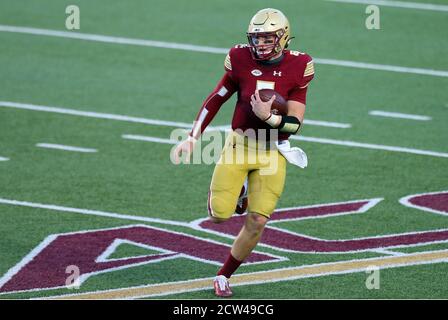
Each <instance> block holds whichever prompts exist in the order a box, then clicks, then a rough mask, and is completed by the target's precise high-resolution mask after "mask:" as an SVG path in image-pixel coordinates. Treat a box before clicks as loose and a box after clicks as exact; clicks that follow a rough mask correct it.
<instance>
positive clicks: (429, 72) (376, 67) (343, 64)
mask: <svg viewBox="0 0 448 320" xmlns="http://www.w3.org/2000/svg"><path fill="white" fill-rule="evenodd" d="M313 60H314V61H315V62H316V63H320V64H329V65H335V66H341V67H349V68H359V69H370V70H381V71H390V72H399V73H412V74H422V75H427V76H435V77H448V71H445V70H433V69H421V68H409V67H400V66H391V65H385V64H384V65H383V64H374V63H366V62H356V61H344V60H334V59H313Z"/></svg>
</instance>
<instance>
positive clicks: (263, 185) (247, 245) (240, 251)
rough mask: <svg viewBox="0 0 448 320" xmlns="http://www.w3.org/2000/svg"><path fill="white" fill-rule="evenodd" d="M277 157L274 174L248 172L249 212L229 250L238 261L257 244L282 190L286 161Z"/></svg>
mask: <svg viewBox="0 0 448 320" xmlns="http://www.w3.org/2000/svg"><path fill="white" fill-rule="evenodd" d="M278 158H279V159H278V169H277V170H276V172H275V174H270V175H264V174H262V171H261V170H255V171H252V172H251V173H250V174H249V186H250V187H249V194H248V198H249V208H248V211H249V214H248V215H247V217H246V220H245V223H244V226H243V228H242V229H241V231H240V233H239V234H238V236H237V238H236V239H235V242H234V243H233V246H232V250H231V254H232V256H233V257H234V258H235V259H237V260H239V261H243V260H244V259H246V258H247V256H249V254H250V253H251V251H252V250H253V249H254V248H255V246H256V245H257V243H258V241H259V240H260V237H261V235H262V233H263V229H264V227H265V225H266V223H267V222H268V219H269V217H270V216H271V214H272V212H273V211H274V210H275V207H276V205H277V201H278V199H279V198H280V195H281V194H282V192H283V187H284V184H285V175H286V161H285V159H284V158H283V157H282V156H279V157H278Z"/></svg>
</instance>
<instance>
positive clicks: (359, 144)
mask: <svg viewBox="0 0 448 320" xmlns="http://www.w3.org/2000/svg"><path fill="white" fill-rule="evenodd" d="M0 107H7V108H16V109H25V110H33V111H43V112H52V113H60V114H68V115H76V116H84V117H90V118H98V119H108V120H119V121H127V122H137V123H146V124H151V125H159V126H169V127H177V128H186V129H190V128H191V124H187V123H183V122H174V121H163V120H155V119H145V118H135V117H127V116H123V115H115V114H107V113H98V112H90V111H78V110H73V109H65V108H57V107H46V106H37V105H32V104H23V103H16V102H8V101H0ZM217 128H218V129H219V130H223V131H226V130H227V128H229V127H228V126H220V127H209V128H207V129H210V130H217ZM290 139H292V140H301V141H307V142H315V143H323V144H333V145H341V146H347V147H354V148H365V149H373V150H385V151H393V152H404V153H411V154H419V155H425V156H433V157H439V158H448V153H443V152H436V151H430V150H419V149H412V148H403V147H395V146H385V145H379V144H370V143H362V142H355V141H348V140H334V139H327V138H316V137H305V136H291V137H290Z"/></svg>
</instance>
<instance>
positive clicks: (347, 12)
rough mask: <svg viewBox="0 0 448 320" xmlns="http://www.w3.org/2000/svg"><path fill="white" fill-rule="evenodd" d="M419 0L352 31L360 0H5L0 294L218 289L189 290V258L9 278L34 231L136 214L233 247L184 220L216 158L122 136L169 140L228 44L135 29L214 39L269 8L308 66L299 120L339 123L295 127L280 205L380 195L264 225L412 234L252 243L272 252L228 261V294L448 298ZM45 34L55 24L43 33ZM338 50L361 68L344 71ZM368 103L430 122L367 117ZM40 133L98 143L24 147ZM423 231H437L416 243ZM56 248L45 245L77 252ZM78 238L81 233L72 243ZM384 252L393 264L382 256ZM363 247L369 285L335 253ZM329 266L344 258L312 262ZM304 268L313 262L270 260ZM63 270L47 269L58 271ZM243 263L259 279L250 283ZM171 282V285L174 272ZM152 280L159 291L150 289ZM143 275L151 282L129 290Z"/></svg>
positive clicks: (206, 273)
mask: <svg viewBox="0 0 448 320" xmlns="http://www.w3.org/2000/svg"><path fill="white" fill-rule="evenodd" d="M416 1H417V0H416ZM418 1H419V3H423V4H434V5H438V6H436V9H432V10H423V9H418V8H402V7H388V6H380V17H381V20H380V21H381V28H380V30H368V29H366V27H365V19H366V18H367V14H366V13H365V8H366V5H365V4H355V3H339V2H332V1H320V0H319V1H316V0H308V1H305V0H301V1H286V0H279V1H275V2H273V1H265V0H261V1H254V0H250V1H237V0H227V1H221V0H219V1H208V2H207V1H200V0H190V1H181V0H168V1H155V0H154V1H147V0H132V1H118V0H107V1H106V0H95V1H79V0H71V1H65V0H40V1H37V0H33V1H27V2H23V1H13V0H3V1H1V2H0V76H1V77H0V218H1V223H0V298H34V297H47V296H58V295H66V294H69V295H73V294H82V293H93V294H94V295H95V294H96V296H93V297H96V298H108V297H107V296H103V295H101V293H98V292H97V291H104V290H112V292H116V291H117V290H118V289H121V288H130V289H129V291H125V292H124V296H121V298H151V299H162V298H181V299H196V298H206V299H209V298H210V299H212V298H214V295H213V291H212V288H211V282H210V285H209V287H204V286H203V285H199V284H198V285H196V287H194V288H193V289H191V287H190V285H192V284H194V283H195V282H194V281H198V280H197V279H203V278H211V277H213V276H214V275H215V273H216V271H217V269H218V264H217V263H215V264H211V263H207V262H204V261H199V260H194V259H193V260H192V259H190V258H188V257H185V256H181V257H175V258H171V259H166V260H163V259H161V260H160V261H155V262H154V263H141V264H138V265H134V266H129V267H127V268H121V269H119V268H118V269H116V270H115V269H114V270H106V271H104V272H102V273H98V274H94V275H92V276H90V277H88V278H87V279H86V280H85V281H84V282H83V283H82V285H81V286H80V288H79V289H67V288H65V287H60V288H56V286H50V287H46V286H44V285H43V284H45V283H49V282H50V280H52V279H50V278H51V277H52V276H51V274H47V273H45V272H44V273H40V272H41V271H42V269H32V268H31V269H30V268H28V269H29V274H28V276H29V278H26V277H25V278H23V279H22V278H20V279H19V276H20V275H21V272H25V271H26V269H27V266H29V264H27V263H32V262H33V261H34V262H36V261H38V259H37V258H36V256H37V254H40V253H45V252H44V251H42V250H43V249H44V248H45V246H43V244H45V245H48V244H49V243H50V242H51V241H50V240H51V239H53V238H48V237H50V236H51V235H56V234H65V233H75V232H81V231H83V232H84V231H91V230H100V229H111V228H115V230H120V229H117V228H125V227H126V226H131V225H136V224H138V225H147V226H153V227H157V228H158V229H161V230H162V229H163V230H167V231H168V232H170V231H171V232H178V233H182V234H184V235H186V236H188V237H198V238H200V239H202V241H209V240H212V241H213V243H217V244H226V245H231V243H232V239H231V237H229V236H226V235H223V234H217V233H216V232H210V231H209V230H205V229H198V228H194V225H193V224H192V223H191V222H193V221H195V220H198V219H202V218H206V216H207V192H208V189H209V183H210V178H211V175H212V172H213V165H205V164H202V165H181V166H175V165H173V164H172V163H171V161H170V158H169V153H170V150H171V148H172V147H173V145H172V144H165V143H157V142H145V141H135V140H129V139H123V137H122V135H140V136H147V137H155V138H160V139H169V138H170V134H171V132H172V131H173V130H174V129H176V128H177V129H178V128H182V127H183V124H184V123H191V122H192V120H193V119H194V117H195V116H196V113H197V111H198V109H199V107H200V106H201V104H202V102H203V100H204V98H205V97H206V96H207V95H208V93H209V92H210V91H211V90H212V89H213V88H214V87H215V84H216V82H217V81H218V80H219V79H220V77H221V76H222V74H223V61H224V58H225V53H219V52H218V53H211V52H197V51H192V50H178V49H172V48H166V47H165V48H164V47H155V46H151V45H148V43H146V44H145V45H136V44H135V42H136V39H141V40H142V39H145V40H154V41H162V42H164V43H178V44H179V43H181V44H191V45H195V46H208V47H212V48H218V49H221V51H222V52H225V49H228V48H230V47H232V46H233V45H235V44H238V43H244V42H245V41H246V36H245V31H246V28H247V24H248V22H249V20H250V18H251V17H252V15H253V14H254V13H255V12H256V11H257V10H259V9H261V8H264V7H272V6H275V7H276V8H278V9H280V10H282V11H283V12H285V13H286V15H287V16H288V17H289V20H290V23H291V26H292V32H293V35H295V36H296V39H295V40H294V42H293V44H292V45H291V49H295V50H300V51H304V52H307V53H308V54H310V55H311V56H313V57H314V59H315V61H316V76H315V80H313V82H312V84H311V86H310V88H309V90H308V97H307V112H306V119H307V120H313V121H325V122H326V123H327V124H328V123H333V124H337V125H338V124H346V125H348V126H347V127H346V128H340V127H335V126H322V125H316V124H315V123H312V122H311V123H309V125H306V124H305V125H304V127H303V129H302V131H301V133H300V135H301V136H302V137H303V138H302V140H293V143H292V144H294V145H297V146H300V147H301V148H303V149H304V150H305V151H306V152H307V154H308V158H309V166H308V167H307V168H306V169H305V170H300V169H297V168H296V167H293V166H288V173H287V181H286V186H285V191H284V193H283V196H282V198H281V199H280V201H279V203H278V208H279V209H280V208H289V207H304V206H312V205H324V204H329V203H346V202H349V201H356V200H370V199H382V200H381V201H379V202H378V203H376V204H375V205H372V207H371V208H369V209H368V210H366V211H365V212H359V213H356V214H354V213H353V214H345V215H340V216H333V217H332V216H329V217H325V218H320V219H306V220H305V219H297V220H295V221H280V222H276V223H275V224H272V226H275V228H277V229H281V230H284V231H285V232H289V234H292V233H294V234H296V235H297V234H299V235H302V236H306V237H312V238H313V239H325V240H328V241H329V242H331V241H338V240H350V239H351V240H359V241H361V242H362V241H363V239H367V238H378V237H387V236H388V235H405V234H406V235H413V237H412V239H410V240H409V243H407V244H406V245H400V246H390V245H387V243H386V242H384V245H380V246H377V247H375V248H371V247H369V249H365V250H359V251H356V250H346V251H337V252H333V253H323V252H302V251H300V250H297V252H293V251H285V250H282V248H278V247H275V246H272V245H269V246H268V245H261V246H258V247H257V252H258V253H262V254H266V255H270V256H275V257H281V258H282V259H280V260H278V261H275V262H272V261H271V262H269V263H259V264H248V265H244V264H243V265H242V266H241V267H240V268H239V269H238V271H237V273H236V275H239V276H241V280H235V281H236V282H235V287H234V294H235V298H242V299H246V298H247V299H251V298H254V299H260V298H271V299H285V298H292V299H295V298H331V299H333V298H361V299H364V298H368V299H370V298H386V299H389V298H430V299H431V298H442V299H447V298H448V286H446V280H447V273H448V264H447V262H448V197H447V195H448V193H447V190H448V143H447V141H448V126H447V120H448V91H447V88H448V59H447V58H446V57H447V56H448V41H447V37H446V30H447V29H448V10H447V9H446V8H448V6H447V5H448V3H447V1H446V0H427V1H424V0H418ZM409 3H411V2H409ZM412 3H413V2H412ZM72 4H75V5H77V6H78V7H79V8H80V21H81V25H80V30H73V31H69V30H67V29H66V28H65V20H66V18H67V16H68V15H67V14H66V13H65V9H66V7H67V6H68V5H72ZM437 8H438V9H437ZM443 8H444V9H443ZM11 27H14V28H11ZM25 27H26V28H32V29H23V28H25ZM52 31H62V32H63V33H61V34H59V36H51V35H50V34H49V33H51V32H52ZM36 33H38V34H36ZM70 33H72V34H75V33H76V34H77V33H81V34H84V35H89V34H95V35H103V36H110V37H122V38H125V39H128V40H129V41H128V43H121V44H119V43H111V41H106V42H104V41H97V40H95V41H86V40H85V39H84V40H83V39H73V38H70V35H69V34H70ZM108 39H109V40H110V39H111V38H108ZM114 39H116V38H114ZM223 49H224V50H223ZM218 51H219V50H218ZM221 51H220V52H221ZM330 59H331V61H330ZM343 62H344V63H343ZM347 62H351V63H365V64H370V65H362V64H358V65H357V67H349V66H347ZM344 64H345V65H344ZM395 67H401V69H399V70H398V72H397V70H395V69H394V68H395ZM394 70H395V71H394ZM234 103H235V98H232V99H231V100H230V101H228V102H227V103H226V104H225V105H224V106H223V107H222V109H221V111H220V113H219V114H218V116H217V117H216V118H215V120H214V121H213V123H212V125H213V126H222V125H228V124H229V123H230V120H231V116H232V114H233V106H234ZM372 110H380V111H385V112H393V113H401V114H407V115H419V116H425V117H427V118H426V120H413V119H405V118H392V117H383V116H374V115H371V114H370V113H369V112H370V111H372ZM142 119H143V120H142ZM151 121H152V122H151ZM162 121H170V123H168V124H167V123H164V122H162ZM299 139H300V138H299ZM41 143H46V144H57V145H65V146H75V147H81V148H88V149H94V150H96V152H86V153H84V152H70V151H65V150H58V149H49V148H42V147H38V146H37V144H41ZM426 193H436V196H434V197H429V198H428V199H429V200H428V199H426V198H425V199H426V200H425V201H426V202H425V208H426V209H425V208H422V209H418V208H415V207H409V206H405V205H403V204H402V203H400V202H399V200H400V199H402V198H404V197H406V196H412V195H417V194H418V195H420V194H426ZM276 215H281V213H276ZM431 231H437V232H438V234H437V235H429V234H428V236H427V237H426V238H425V237H424V235H425V233H429V232H431ZM55 237H56V236H55ZM409 238H411V237H409ZM92 239H93V240H92V241H94V240H95V239H94V237H92ZM47 240H48V241H47ZM297 241H300V240H297ZM323 242H325V241H323ZM344 243H345V242H344V241H342V246H343V245H344ZM164 245H165V244H160V246H158V245H155V244H154V243H153V244H152V245H151V246H152V248H151V246H148V247H144V246H143V247H142V246H138V245H135V243H134V244H132V243H131V244H129V243H124V244H121V245H119V246H117V248H116V250H111V252H110V253H111V254H110V255H109V256H108V257H107V259H109V263H112V262H114V261H115V262H117V263H118V262H120V261H123V260H124V259H125V258H130V257H143V256H146V257H148V256H149V255H154V254H160V252H161V250H159V249H160V248H164ZM297 245H300V243H298V244H297ZM106 247H107V246H106ZM62 249H63V250H62ZM62 249H61V248H58V250H62V251H60V252H59V251H58V252H57V255H56V256H57V257H59V256H61V257H62V256H65V254H66V253H67V252H71V251H70V250H72V249H73V248H71V247H69V246H65V247H63V248H62ZM283 249H284V248H283ZM89 250H90V245H87V247H85V252H87V251H89ZM83 252H84V250H81V251H80V252H78V254H80V255H82V254H83ZM200 254H204V253H203V252H202V253H200ZM400 257H401V258H400ZM31 258H33V260H32V259H31ZM398 258H400V259H403V260H400V261H399V262H398V260H397V261H395V260H393V259H398ZM61 259H62V258H61ZM114 259H115V260H114ZM117 259H121V260H117ZM135 259H137V258H135ZM366 259H372V261H389V260H388V259H392V260H390V261H391V262H390V265H388V266H385V267H384V268H380V288H379V289H367V288H366V279H367V277H368V276H369V274H367V273H366V272H365V266H364V265H362V267H361V266H359V267H356V268H355V267H352V266H351V265H350V263H348V261H353V262H359V261H361V262H362V263H364V262H363V261H370V260H366ZM377 259H379V260H377ZM419 259H420V260H419ZM56 260H57V259H56ZM75 260H76V259H75ZM56 262H57V261H56ZM36 263H37V262H36ZM53 263H55V259H53V260H45V264H44V265H45V266H46V267H45V268H46V269H51V268H52V266H53ZM103 263H104V262H103ZM339 263H343V264H344V266H345V267H344V268H345V269H344V270H343V271H339V272H338V271H323V269H321V266H323V265H324V266H333V265H337V264H339ZM375 263H376V262H375ZM306 266H312V267H313V268H314V269H313V270H315V271H313V272H315V274H305V275H302V276H299V275H297V274H295V275H291V276H290V277H287V276H283V275H281V272H279V273H276V274H275V275H273V276H272V277H271V276H270V275H269V274H268V273H267V272H269V271H272V270H277V269H280V268H289V269H293V270H302V269H300V268H305V267H306ZM36 268H37V267H36ZM294 268H295V269H294ZM289 269H288V270H289ZM39 270H40V271H39ZM62 272H63V274H58V276H60V277H61V278H65V277H68V276H69V274H64V270H63V271H62ZM297 272H299V271H297ZM81 273H82V270H81ZM254 274H255V275H256V277H255V279H252V278H250V279H249V277H250V276H251V275H254ZM53 276H54V275H53ZM26 279H33V281H31V280H29V281H28V280H26ZM237 281H241V283H242V284H241V285H240V284H237ZM177 282H178V284H179V285H178V286H177V287H175V288H174V287H173V286H171V285H170V283H177ZM231 283H232V282H231ZM156 285H160V287H161V288H162V289H160V291H157V292H153V291H150V290H152V288H154V287H155V286H156ZM8 286H9V287H8ZM139 286H140V287H143V288H148V291H138V290H137V291H133V288H134V287H139ZM7 288H12V289H7ZM14 288H15V289H14ZM189 288H190V289H189Z"/></svg>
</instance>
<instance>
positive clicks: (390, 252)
mask: <svg viewBox="0 0 448 320" xmlns="http://www.w3.org/2000/svg"><path fill="white" fill-rule="evenodd" d="M371 251H372V252H375V253H381V254H387V255H390V256H403V255H405V254H404V253H402V252H398V251H391V250H386V249H384V248H381V249H375V250H371Z"/></svg>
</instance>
